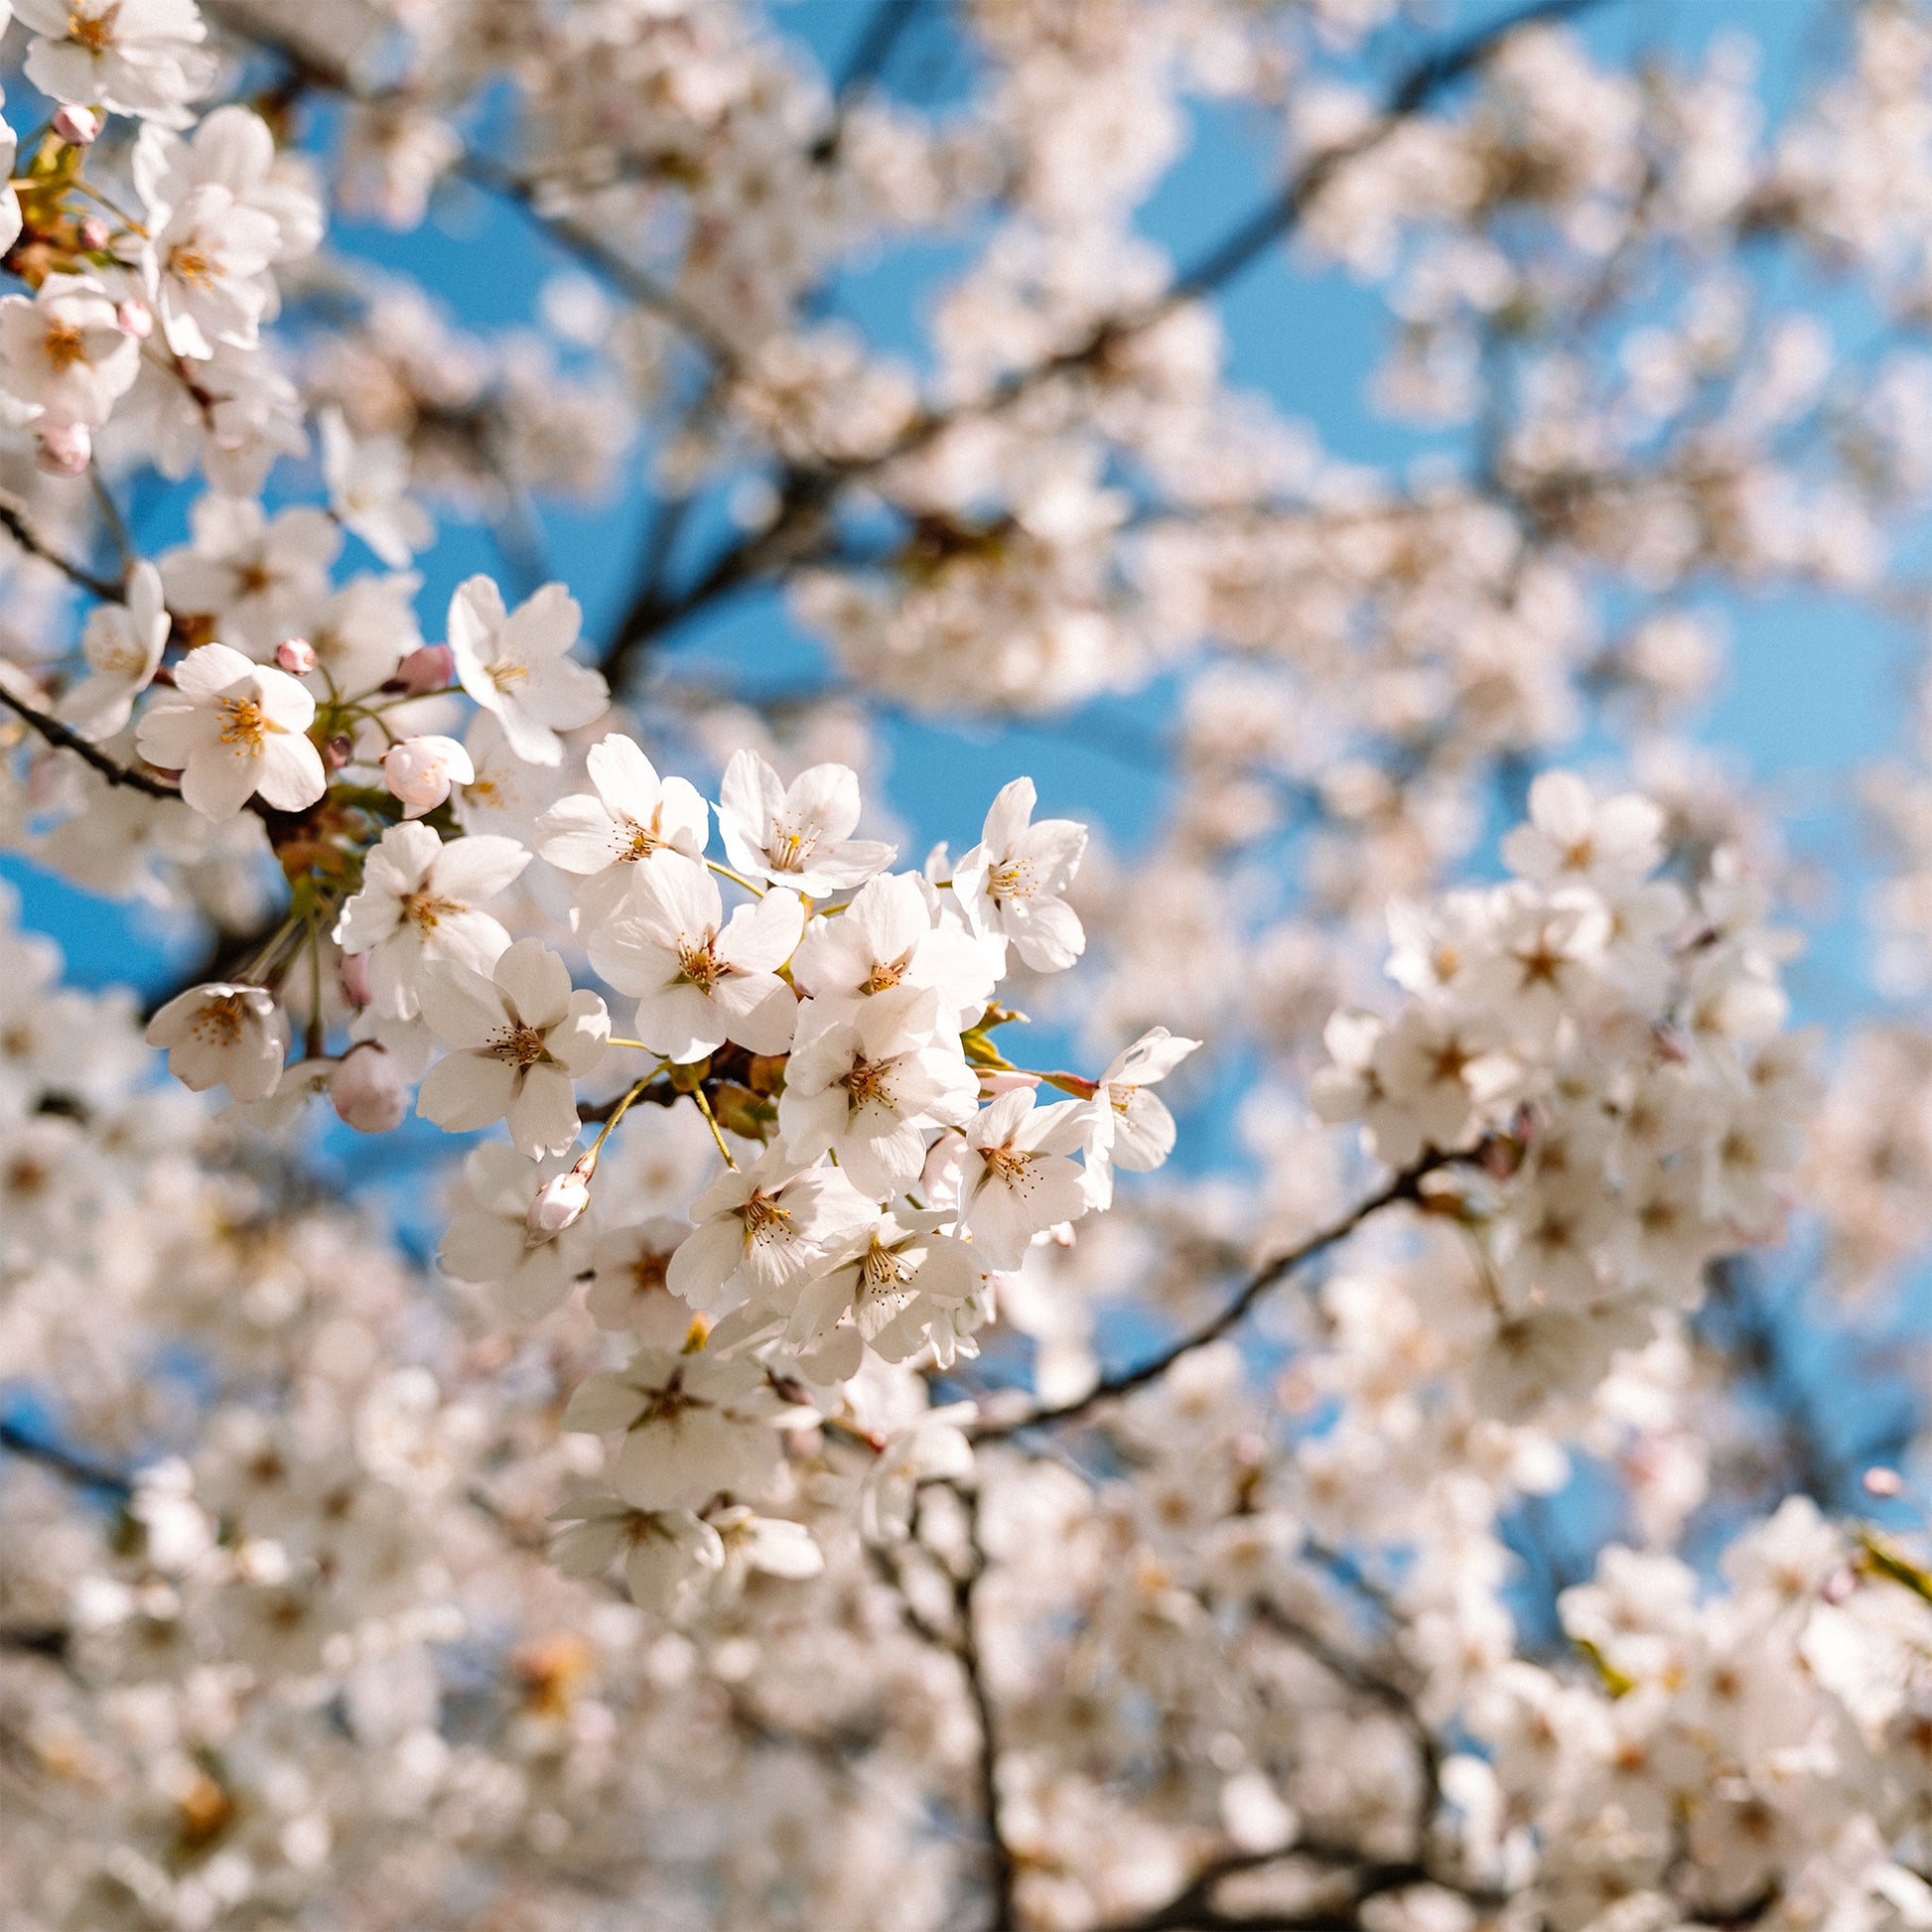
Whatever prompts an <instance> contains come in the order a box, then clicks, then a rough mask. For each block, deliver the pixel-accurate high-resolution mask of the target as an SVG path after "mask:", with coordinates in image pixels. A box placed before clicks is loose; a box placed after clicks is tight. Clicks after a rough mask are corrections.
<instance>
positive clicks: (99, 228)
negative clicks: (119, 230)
mask: <svg viewBox="0 0 1932 1932" xmlns="http://www.w3.org/2000/svg"><path fill="white" fill-rule="evenodd" d="M113 237H114V231H113V230H112V229H111V228H110V227H109V226H108V225H107V223H106V222H105V221H103V220H102V219H101V218H100V216H99V215H97V214H83V215H82V216H81V217H80V229H79V233H78V235H77V237H76V239H77V240H78V241H79V243H80V246H81V247H82V248H83V249H85V250H86V252H87V253H88V254H90V255H95V254H98V253H99V252H100V251H101V250H102V249H103V248H105V247H106V246H107V244H108V242H110V241H111V240H112V239H113Z"/></svg>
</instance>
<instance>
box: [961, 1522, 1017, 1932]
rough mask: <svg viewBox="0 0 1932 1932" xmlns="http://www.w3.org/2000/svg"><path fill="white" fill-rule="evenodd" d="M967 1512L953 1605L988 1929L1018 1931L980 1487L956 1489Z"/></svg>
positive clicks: (1013, 1860)
mask: <svg viewBox="0 0 1932 1932" xmlns="http://www.w3.org/2000/svg"><path fill="white" fill-rule="evenodd" d="M954 1493H955V1494H956V1495H957V1496H958V1497H959V1500H960V1503H961V1506H962V1507H963V1508H964V1509H965V1511H966V1545H967V1549H968V1550H969V1552H970V1553H971V1556H970V1562H969V1565H968V1567H967V1569H966V1571H965V1572H964V1574H963V1575H961V1576H960V1577H958V1578H957V1579H955V1581H954V1584H953V1605H954V1609H955V1612H956V1613H957V1615H958V1619H959V1636H958V1641H957V1644H956V1646H955V1649H954V1655H955V1656H957V1657H958V1659H959V1668H960V1671H961V1673H962V1674H963V1675H964V1677H965V1679H966V1693H967V1695H968V1696H969V1697H970V1698H971V1699H972V1701H973V1715H974V1717H975V1718H977V1719H978V1721H979V1733H980V1737H979V1743H980V1748H979V1803H980V1812H981V1815H982V1817H983V1818H984V1820H985V1824H986V1840H987V1855H988V1858H989V1860H990V1862H991V1865H992V1874H991V1875H992V1881H993V1916H992V1918H991V1919H989V1920H988V1921H987V1926H988V1932H1016V1928H1017V1927H1018V1925H1019V1923H1020V1918H1019V1910H1020V1901H1019V1881H1020V1862H1019V1860H1018V1859H1016V1858H1015V1857H1014V1853H1013V1847H1012V1846H1010V1845H1009V1844H1008V1843H1007V1841H1006V1834H1005V1832H1004V1831H1003V1830H1002V1829H1001V1825H1000V1730H999V1720H998V1717H997V1714H996V1713H995V1711H994V1709H993V1697H992V1693H991V1692H990V1691H989V1690H988V1689H987V1685H986V1670H985V1666H984V1664H983V1662H982V1660H981V1657H980V1643H979V1624H978V1618H977V1613H976V1606H975V1603H974V1596H975V1593H976V1592H977V1590H978V1588H979V1586H980V1582H981V1580H982V1579H983V1578H984V1577H985V1575H986V1549H985V1546H984V1545H983V1544H982V1543H981V1541H980V1499H979V1491H978V1490H977V1489H967V1488H957V1489H955V1491H954Z"/></svg>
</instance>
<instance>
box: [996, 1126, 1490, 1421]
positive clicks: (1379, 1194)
mask: <svg viewBox="0 0 1932 1932" xmlns="http://www.w3.org/2000/svg"><path fill="white" fill-rule="evenodd" d="M1465 1158H1466V1156H1463V1155H1457V1154H1441V1153H1438V1152H1436V1151H1435V1150H1433V1149H1432V1150H1431V1151H1430V1152H1429V1153H1427V1154H1425V1155H1423V1156H1422V1157H1421V1159H1419V1160H1416V1161H1412V1162H1411V1163H1410V1164H1409V1166H1408V1167H1406V1168H1404V1169H1403V1170H1402V1171H1401V1172H1400V1173H1396V1174H1394V1175H1392V1176H1391V1177H1390V1178H1389V1180H1388V1181H1387V1182H1386V1183H1385V1184H1384V1185H1383V1186H1381V1187H1379V1188H1378V1189H1377V1190H1376V1191H1375V1192H1374V1193H1372V1194H1370V1195H1368V1196H1367V1197H1366V1198H1365V1199H1363V1200H1360V1201H1358V1202H1356V1204H1355V1205H1354V1206H1353V1207H1351V1208H1350V1209H1349V1210H1348V1212H1347V1213H1346V1214H1344V1215H1343V1216H1342V1217H1341V1219H1340V1220H1338V1221H1333V1222H1330V1223H1329V1225H1328V1226H1327V1227H1325V1228H1322V1229H1320V1230H1319V1231H1318V1232H1316V1233H1314V1234H1311V1235H1310V1236H1309V1238H1308V1239H1307V1240H1306V1241H1303V1242H1300V1243H1299V1244H1298V1245H1296V1246H1295V1247H1293V1248H1290V1249H1288V1250H1287V1251H1286V1252H1284V1253H1282V1254H1279V1255H1277V1256H1276V1257H1275V1259H1274V1260H1273V1261H1270V1262H1267V1263H1265V1264H1264V1265H1263V1266H1262V1267H1261V1268H1259V1269H1257V1270H1256V1271H1255V1273H1254V1274H1252V1275H1250V1276H1249V1278H1248V1280H1247V1281H1246V1283H1244V1284H1243V1286H1242V1288H1241V1290H1240V1292H1239V1293H1238V1294H1237V1295H1236V1296H1235V1297H1234V1299H1233V1300H1232V1301H1231V1302H1229V1303H1228V1304H1227V1305H1226V1306H1225V1307H1224V1308H1223V1309H1222V1310H1221V1311H1220V1312H1219V1313H1218V1314H1216V1315H1214V1316H1213V1317H1212V1318H1211V1319H1210V1320H1208V1321H1206V1322H1204V1323H1203V1324H1202V1325H1201V1326H1200V1327H1198V1328H1194V1329H1191V1330H1189V1331H1188V1332H1187V1333H1186V1334H1184V1335H1182V1336H1181V1337H1180V1338H1179V1339H1178V1340H1176V1341H1173V1342H1171V1343H1170V1344H1169V1345H1168V1346H1167V1347H1166V1348H1164V1349H1163V1350H1162V1351H1161V1352H1160V1354H1158V1355H1155V1356H1152V1357H1151V1358H1150V1359H1149V1360H1147V1361H1145V1362H1143V1363H1141V1364H1140V1366H1139V1367H1138V1368H1131V1369H1127V1370H1124V1371H1123V1372H1122V1373H1120V1374H1118V1375H1109V1376H1103V1377H1102V1378H1101V1380H1100V1381H1098V1382H1097V1383H1095V1384H1094V1386H1093V1387H1092V1388H1091V1389H1089V1390H1088V1391H1087V1393H1086V1394H1085V1395H1083V1396H1081V1397H1079V1398H1078V1399H1077V1400H1076V1401H1072V1402H1062V1403H1059V1404H1057V1405H1056V1406H1053V1407H1050V1408H1044V1409H1035V1410H1033V1411H1032V1412H1031V1413H1029V1414H1027V1415H1024V1416H1017V1417H1015V1418H1014V1419H1013V1420H1012V1421H1010V1422H995V1423H982V1424H980V1425H978V1426H977V1427H975V1428H974V1429H972V1430H971V1431H969V1432H968V1433H969V1434H970V1435H971V1436H972V1438H973V1440H974V1441H975V1442H979V1443H986V1442H997V1441H999V1440H1000V1439H1001V1438H1002V1437H1006V1436H1014V1435H1018V1434H1019V1433H1020V1432H1021V1431H1023V1430H1028V1429H1045V1428H1051V1427H1053V1426H1054V1425H1056V1424H1059V1423H1064V1422H1073V1421H1075V1420H1077V1419H1078V1418H1079V1417H1081V1416H1084V1415H1086V1414H1087V1413H1088V1412H1089V1411H1090V1410H1093V1409H1095V1408H1098V1407H1099V1405H1100V1404H1102V1403H1103V1402H1111V1401H1113V1400H1114V1399H1115V1398H1116V1397H1119V1396H1124V1395H1129V1394H1131V1393H1132V1392H1133V1391H1134V1390H1136V1389H1139V1388H1144V1387H1146V1385H1147V1384H1148V1383H1150V1382H1154V1381H1158V1380H1159V1379H1160V1378H1161V1377H1162V1376H1163V1375H1165V1374H1166V1373H1167V1372H1168V1370H1169V1369H1171V1368H1172V1367H1173V1365H1174V1363H1175V1362H1177V1361H1179V1360H1180V1358H1181V1357H1182V1356H1183V1355H1191V1354H1192V1353H1193V1352H1194V1351H1195V1350H1196V1349H1198V1348H1205V1347H1206V1346H1207V1344H1208V1343H1209V1342H1212V1341H1218V1340H1219V1339H1220V1338H1221V1337H1222V1336H1223V1335H1224V1334H1226V1333H1227V1332H1228V1330H1229V1329H1231V1328H1233V1327H1235V1326H1237V1325H1238V1324H1239V1323H1240V1322H1241V1320H1242V1319H1243V1318H1244V1317H1245V1316H1246V1315H1247V1313H1248V1311H1249V1310H1250V1309H1252V1308H1253V1307H1254V1305H1255V1304H1256V1303H1257V1302H1259V1301H1260V1300H1261V1298H1262V1297H1263V1296H1264V1295H1265V1294H1267V1292H1268V1291H1269V1290H1270V1289H1271V1288H1273V1287H1274V1286H1275V1285H1276V1284H1277V1283H1278V1282H1281V1281H1285V1280H1286V1279H1287V1278H1288V1277H1289V1276H1290V1275H1292V1274H1294V1273H1295V1272H1296V1270H1297V1269H1299V1268H1301V1267H1302V1266H1303V1265H1304V1264H1306V1263H1308V1262H1311V1261H1312V1260H1314V1258H1315V1257H1316V1256H1317V1255H1321V1254H1325V1253H1326V1252H1327V1251H1328V1249H1330V1248H1332V1247H1333V1246H1334V1245H1335V1244H1336V1243H1337V1242H1339V1241H1342V1240H1345V1239H1346V1238H1347V1237H1348V1236H1349V1235H1351V1234H1353V1233H1354V1232H1355V1230H1356V1229H1357V1228H1358V1227H1360V1226H1361V1225H1362V1223H1363V1222H1364V1221H1366V1220H1367V1219H1368V1218H1369V1217H1370V1216H1371V1215H1373V1214H1378V1213H1380V1212H1381V1210H1382V1209H1383V1208H1385V1207H1391V1206H1393V1205H1394V1204H1395V1203H1396V1202H1397V1201H1415V1200H1419V1199H1420V1198H1421V1182H1422V1180H1423V1178H1424V1176H1425V1175H1427V1174H1431V1173H1436V1172H1437V1170H1438V1169H1441V1168H1446V1167H1448V1166H1449V1164H1450V1163H1451V1162H1454V1161H1458V1160H1462V1159H1465Z"/></svg>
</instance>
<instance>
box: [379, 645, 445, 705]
mask: <svg viewBox="0 0 1932 1932" xmlns="http://www.w3.org/2000/svg"><path fill="white" fill-rule="evenodd" d="M389 682H390V683H391V684H397V685H400V686H401V687H402V688H403V690H405V691H407V692H408V693H409V695H410V696H411V697H412V698H420V697H423V696H425V695H426V694H428V693H429V692H431V691H447V690H448V689H449V687H450V686H451V685H452V684H454V683H455V682H456V652H455V651H453V650H452V649H451V648H450V647H449V645H448V644H425V645H423V646H422V648H421V649H420V650H412V651H411V652H410V653H409V655H408V656H407V657H405V658H404V659H403V660H402V662H401V663H400V664H398V665H397V666H396V674H395V676H394V677H392V678H391V679H390V680H389Z"/></svg>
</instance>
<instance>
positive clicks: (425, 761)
mask: <svg viewBox="0 0 1932 1932" xmlns="http://www.w3.org/2000/svg"><path fill="white" fill-rule="evenodd" d="M476 775H477V767H476V766H475V765H474V764H472V763H471V762H470V754H469V753H468V752H466V751H465V750H464V749H463V747H462V746H461V745H459V744H458V743H457V742H456V740H455V739H454V738H436V737H429V738H406V739H404V740H403V742H402V743H401V744H400V745H391V746H390V747H389V749H388V751H386V752H385V753H384V754H383V755H382V781H383V783H384V784H386V785H387V786H388V787H389V789H390V790H391V791H392V792H394V793H395V795H396V796H397V797H398V798H400V799H401V800H402V802H403V807H404V811H403V816H404V817H405V818H420V817H422V815H423V814H424V813H425V812H433V811H434V810H435V809H436V808H437V806H438V805H440V804H442V802H443V801H444V799H446V798H447V797H448V796H449V795H450V787H451V786H452V785H467V784H468V783H469V782H470V781H471V780H472V779H473V778H474V777H475V776H476Z"/></svg>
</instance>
